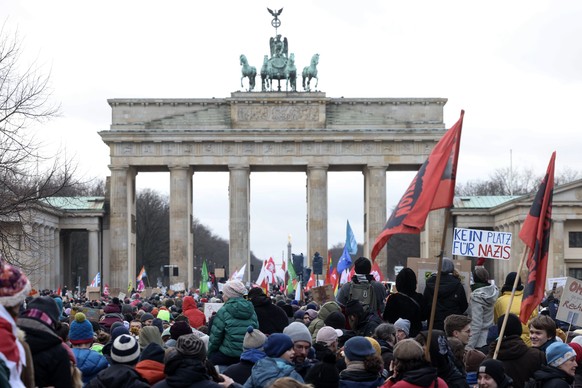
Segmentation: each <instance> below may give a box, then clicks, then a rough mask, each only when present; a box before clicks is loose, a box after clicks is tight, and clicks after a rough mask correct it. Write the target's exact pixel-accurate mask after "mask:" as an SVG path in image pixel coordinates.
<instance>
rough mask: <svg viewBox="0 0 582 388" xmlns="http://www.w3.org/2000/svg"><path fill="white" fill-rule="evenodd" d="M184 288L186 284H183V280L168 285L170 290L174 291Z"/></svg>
mask: <svg viewBox="0 0 582 388" xmlns="http://www.w3.org/2000/svg"><path fill="white" fill-rule="evenodd" d="M185 289H186V286H185V285H184V282H181V283H174V284H172V285H171V286H170V290H172V291H174V292H178V291H183V290H185Z"/></svg>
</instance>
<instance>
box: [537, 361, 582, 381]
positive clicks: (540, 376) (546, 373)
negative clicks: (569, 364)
mask: <svg viewBox="0 0 582 388" xmlns="http://www.w3.org/2000/svg"><path fill="white" fill-rule="evenodd" d="M534 379H536V380H537V381H541V382H542V383H543V382H545V381H548V380H551V379H561V380H564V381H566V382H567V383H568V384H572V383H573V382H574V377H572V376H570V375H568V374H567V373H566V372H564V371H562V370H561V369H558V368H555V367H552V366H547V365H542V368H541V369H540V370H537V371H535V372H534Z"/></svg>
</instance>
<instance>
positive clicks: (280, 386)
mask: <svg viewBox="0 0 582 388" xmlns="http://www.w3.org/2000/svg"><path fill="white" fill-rule="evenodd" d="M269 388H313V385H311V384H303V383H300V382H299V381H297V380H295V379H294V378H291V377H283V378H282V379H277V380H276V381H275V382H274V383H273V384H271V385H269Z"/></svg>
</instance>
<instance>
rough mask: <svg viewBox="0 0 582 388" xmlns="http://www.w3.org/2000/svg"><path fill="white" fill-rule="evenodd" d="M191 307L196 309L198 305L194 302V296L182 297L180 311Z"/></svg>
mask: <svg viewBox="0 0 582 388" xmlns="http://www.w3.org/2000/svg"><path fill="white" fill-rule="evenodd" d="M193 309H195V310H198V305H197V304H196V301H195V300H194V298H193V297H191V296H186V297H184V302H183V303H182V311H188V310H193Z"/></svg>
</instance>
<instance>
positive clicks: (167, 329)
mask: <svg viewBox="0 0 582 388" xmlns="http://www.w3.org/2000/svg"><path fill="white" fill-rule="evenodd" d="M171 328H172V326H169V327H166V328H165V329H164V331H162V338H164V337H170V338H171V333H170V329H171Z"/></svg>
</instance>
